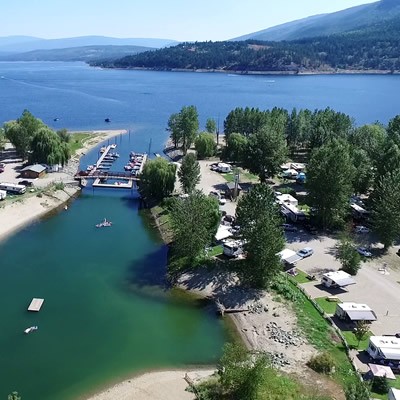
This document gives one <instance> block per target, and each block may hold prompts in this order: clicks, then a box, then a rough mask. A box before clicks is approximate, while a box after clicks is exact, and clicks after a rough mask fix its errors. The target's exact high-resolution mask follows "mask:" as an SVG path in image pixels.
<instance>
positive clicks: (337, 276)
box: [321, 271, 356, 288]
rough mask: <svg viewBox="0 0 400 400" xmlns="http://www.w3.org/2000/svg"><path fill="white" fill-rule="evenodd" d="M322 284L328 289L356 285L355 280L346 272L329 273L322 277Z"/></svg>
mask: <svg viewBox="0 0 400 400" xmlns="http://www.w3.org/2000/svg"><path fill="white" fill-rule="evenodd" d="M321 283H322V284H323V285H325V286H326V287H328V288H329V287H346V286H350V285H354V284H355V283H356V282H355V280H354V279H353V278H352V277H351V276H350V274H348V273H347V272H344V271H335V272H327V273H326V274H323V275H322V279H321Z"/></svg>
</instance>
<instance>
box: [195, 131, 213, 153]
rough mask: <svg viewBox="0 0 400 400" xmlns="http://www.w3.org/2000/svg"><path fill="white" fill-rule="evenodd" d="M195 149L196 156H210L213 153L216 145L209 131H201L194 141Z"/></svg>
mask: <svg viewBox="0 0 400 400" xmlns="http://www.w3.org/2000/svg"><path fill="white" fill-rule="evenodd" d="M194 146H195V149H196V152H197V156H198V158H200V159H202V158H207V157H212V156H213V155H214V154H215V151H216V149H217V145H216V144H215V141H214V136H213V135H212V134H211V133H207V132H202V133H200V135H199V136H198V137H197V139H196V141H195V144H194Z"/></svg>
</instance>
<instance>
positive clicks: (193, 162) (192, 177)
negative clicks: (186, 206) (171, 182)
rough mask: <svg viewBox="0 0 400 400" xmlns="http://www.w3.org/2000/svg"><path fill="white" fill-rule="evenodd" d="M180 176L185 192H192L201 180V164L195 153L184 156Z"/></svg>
mask: <svg viewBox="0 0 400 400" xmlns="http://www.w3.org/2000/svg"><path fill="white" fill-rule="evenodd" d="M178 177H179V180H180V181H181V185H182V188H183V191H184V192H185V193H192V192H193V190H194V189H195V187H196V185H197V184H198V183H199V182H200V165H199V163H198V161H197V159H196V156H195V155H194V154H193V153H189V154H186V156H185V157H183V160H182V165H181V168H180V169H179V171H178Z"/></svg>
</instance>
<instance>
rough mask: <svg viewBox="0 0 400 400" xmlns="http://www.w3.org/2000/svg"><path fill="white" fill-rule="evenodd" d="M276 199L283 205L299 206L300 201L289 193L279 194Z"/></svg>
mask: <svg viewBox="0 0 400 400" xmlns="http://www.w3.org/2000/svg"><path fill="white" fill-rule="evenodd" d="M276 198H277V199H278V200H279V201H281V202H283V203H296V204H298V200H297V199H296V198H295V197H293V196H292V195H290V194H288V193H283V194H279V195H278V196H276Z"/></svg>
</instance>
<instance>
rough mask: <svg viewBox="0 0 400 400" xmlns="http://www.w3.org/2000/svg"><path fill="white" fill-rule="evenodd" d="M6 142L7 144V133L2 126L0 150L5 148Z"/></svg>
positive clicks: (0, 129) (0, 130)
mask: <svg viewBox="0 0 400 400" xmlns="http://www.w3.org/2000/svg"><path fill="white" fill-rule="evenodd" d="M5 144H6V135H5V133H4V130H3V128H0V150H3V149H4V146H5Z"/></svg>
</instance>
